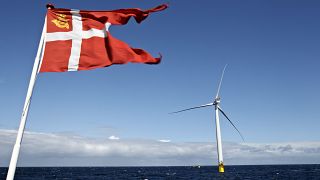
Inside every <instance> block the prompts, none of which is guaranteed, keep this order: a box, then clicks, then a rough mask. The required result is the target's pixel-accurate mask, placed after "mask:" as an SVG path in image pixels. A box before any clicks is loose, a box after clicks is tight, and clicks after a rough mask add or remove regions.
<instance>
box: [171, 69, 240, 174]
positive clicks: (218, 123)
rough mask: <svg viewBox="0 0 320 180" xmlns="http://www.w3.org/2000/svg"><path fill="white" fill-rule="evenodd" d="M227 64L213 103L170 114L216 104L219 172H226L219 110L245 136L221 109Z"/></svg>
mask: <svg viewBox="0 0 320 180" xmlns="http://www.w3.org/2000/svg"><path fill="white" fill-rule="evenodd" d="M226 67H227V65H225V66H224V68H223V71H222V75H221V79H220V82H219V86H218V91H217V94H216V97H215V99H214V101H213V102H212V103H209V104H204V105H201V106H196V107H192V108H188V109H183V110H180V111H176V112H172V113H170V114H173V113H180V112H183V111H188V110H192V109H197V108H203V107H207V106H214V109H215V115H216V116H215V117H216V139H217V149H218V166H219V172H220V173H223V172H224V165H223V155H222V144H221V130H220V119H219V111H220V112H221V113H222V115H223V116H224V117H226V118H227V120H228V121H229V122H230V124H231V125H232V126H233V127H234V128H235V129H236V130H237V132H238V133H239V135H240V136H241V138H242V140H243V141H244V138H243V136H242V134H241V133H240V131H239V130H238V129H237V127H236V126H235V125H234V124H233V123H232V121H231V120H230V119H229V117H228V116H227V115H226V113H225V112H224V111H223V110H222V109H221V107H220V105H219V104H220V100H221V98H220V97H219V92H220V88H221V82H222V79H223V75H224V71H225V70H226Z"/></svg>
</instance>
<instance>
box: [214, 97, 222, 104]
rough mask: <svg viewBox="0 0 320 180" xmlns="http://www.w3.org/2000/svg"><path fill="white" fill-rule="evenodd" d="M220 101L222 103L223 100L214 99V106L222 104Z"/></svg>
mask: <svg viewBox="0 0 320 180" xmlns="http://www.w3.org/2000/svg"><path fill="white" fill-rule="evenodd" d="M220 101H221V98H220V97H216V98H215V99H214V101H213V104H214V105H218V104H220Z"/></svg>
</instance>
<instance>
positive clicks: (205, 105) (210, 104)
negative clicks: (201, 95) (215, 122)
mask: <svg viewBox="0 0 320 180" xmlns="http://www.w3.org/2000/svg"><path fill="white" fill-rule="evenodd" d="M212 105H214V103H209V104H204V105H201V106H196V107H192V108H188V109H183V110H180V111H175V112H171V113H169V114H175V113H179V112H183V111H189V110H192V109H197V108H203V107H207V106H212Z"/></svg>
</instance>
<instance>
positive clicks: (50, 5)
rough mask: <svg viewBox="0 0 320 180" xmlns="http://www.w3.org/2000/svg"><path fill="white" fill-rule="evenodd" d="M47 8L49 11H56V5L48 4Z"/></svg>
mask: <svg viewBox="0 0 320 180" xmlns="http://www.w3.org/2000/svg"><path fill="white" fill-rule="evenodd" d="M46 7H47V9H54V5H53V4H47V5H46Z"/></svg>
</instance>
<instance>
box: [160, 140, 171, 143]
mask: <svg viewBox="0 0 320 180" xmlns="http://www.w3.org/2000/svg"><path fill="white" fill-rule="evenodd" d="M158 141H159V142H164V143H168V142H171V140H170V139H160V140H158Z"/></svg>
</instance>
